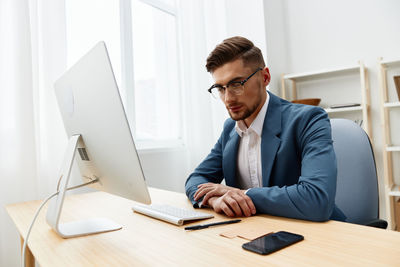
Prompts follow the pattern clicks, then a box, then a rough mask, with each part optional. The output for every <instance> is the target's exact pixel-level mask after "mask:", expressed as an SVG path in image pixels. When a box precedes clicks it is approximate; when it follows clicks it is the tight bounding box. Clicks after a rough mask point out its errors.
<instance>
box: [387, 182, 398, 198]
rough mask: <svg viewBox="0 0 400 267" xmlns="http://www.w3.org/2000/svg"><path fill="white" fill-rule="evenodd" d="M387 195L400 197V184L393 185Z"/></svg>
mask: <svg viewBox="0 0 400 267" xmlns="http://www.w3.org/2000/svg"><path fill="white" fill-rule="evenodd" d="M389 196H392V197H400V186H398V185H393V186H392V188H391V189H390V191H389Z"/></svg>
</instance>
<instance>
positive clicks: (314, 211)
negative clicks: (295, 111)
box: [247, 109, 337, 221]
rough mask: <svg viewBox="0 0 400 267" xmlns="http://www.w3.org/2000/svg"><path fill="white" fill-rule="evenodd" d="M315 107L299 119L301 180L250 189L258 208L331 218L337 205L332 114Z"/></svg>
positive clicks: (288, 214) (310, 217)
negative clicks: (329, 115) (280, 185)
mask: <svg viewBox="0 0 400 267" xmlns="http://www.w3.org/2000/svg"><path fill="white" fill-rule="evenodd" d="M314 111H316V112H312V114H308V116H304V117H306V118H307V119H304V117H303V119H301V120H300V121H297V122H296V124H297V126H296V127H297V130H296V135H297V137H296V138H297V143H298V146H299V151H300V153H301V175H300V177H299V178H298V183H296V184H293V185H289V186H282V187H278V186H271V187H261V188H252V189H250V190H248V191H247V195H248V196H249V197H250V198H251V199H252V201H253V203H254V204H255V206H256V209H257V212H259V213H266V214H271V215H276V216H284V217H291V218H296V219H305V220H312V221H326V220H328V219H329V218H330V216H331V214H332V212H333V209H334V206H335V204H334V199H335V194H336V176H337V169H336V157H335V152H334V150H333V141H332V137H331V127H330V121H329V118H328V116H327V114H326V113H325V112H324V111H323V110H322V109H315V110H314ZM303 115H304V114H303ZM288 167H289V166H288Z"/></svg>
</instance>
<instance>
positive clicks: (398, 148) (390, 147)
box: [386, 146, 400, 151]
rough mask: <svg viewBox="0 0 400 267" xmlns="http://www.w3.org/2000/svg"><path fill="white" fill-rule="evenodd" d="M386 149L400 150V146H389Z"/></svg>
mask: <svg viewBox="0 0 400 267" xmlns="http://www.w3.org/2000/svg"><path fill="white" fill-rule="evenodd" d="M386 151H400V146H388V147H386Z"/></svg>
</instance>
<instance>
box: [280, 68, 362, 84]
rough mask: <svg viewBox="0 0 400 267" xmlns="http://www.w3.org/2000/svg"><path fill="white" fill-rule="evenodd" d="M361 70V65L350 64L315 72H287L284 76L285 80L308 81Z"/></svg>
mask: <svg viewBox="0 0 400 267" xmlns="http://www.w3.org/2000/svg"><path fill="white" fill-rule="evenodd" d="M359 70H360V65H354V66H348V67H343V68H336V69H325V70H320V71H314V72H303V73H297V74H287V75H284V76H283V78H284V79H285V80H295V81H306V80H312V79H317V78H323V77H326V76H331V75H332V74H344V73H352V72H356V71H357V72H358V71H359Z"/></svg>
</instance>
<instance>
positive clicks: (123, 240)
mask: <svg viewBox="0 0 400 267" xmlns="http://www.w3.org/2000/svg"><path fill="white" fill-rule="evenodd" d="M150 193H151V197H152V200H153V203H168V204H171V205H175V206H181V207H186V208H191V205H190V203H189V201H188V200H187V198H186V196H185V195H184V194H181V193H174V192H168V191H164V190H159V189H151V190H150ZM40 203H41V201H31V202H26V203H18V204H12V205H8V206H7V211H8V213H9V215H10V216H11V218H12V219H13V221H14V223H15V225H16V226H17V228H18V231H19V232H20V234H21V235H22V236H25V235H26V233H27V230H28V227H29V224H30V222H31V220H32V218H33V216H34V213H35V211H36V208H37V207H38V206H39V205H40ZM132 203H133V202H132V201H129V200H126V199H123V198H120V197H117V196H113V195H110V194H107V193H103V192H95V193H88V194H82V195H72V196H69V197H68V198H67V200H66V202H65V206H64V210H63V218H64V219H65V221H68V220H75V219H84V218H91V217H99V216H100V217H108V218H111V219H113V220H115V221H116V222H118V223H120V224H122V225H123V229H122V230H120V231H115V232H109V233H103V234H97V235H91V236H85V237H78V238H71V239H62V238H60V237H59V236H57V235H56V233H55V232H53V231H52V230H51V228H50V227H49V226H48V225H47V223H46V222H45V212H46V210H44V211H42V212H41V215H40V216H39V218H38V220H37V222H36V224H35V226H34V227H33V230H32V233H31V236H30V238H29V247H30V251H31V252H32V253H33V256H34V257H35V258H36V260H37V261H38V263H39V264H40V266H43V267H45V266H149V265H152V266H153V265H157V266H165V265H174V266H245V265H246V266H258V265H267V264H272V265H282V266H291V265H296V266H310V265H314V266H315V265H318V266H321V265H322V264H323V265H324V266H326V265H335V266H346V265H347V266H349V265H351V266H354V265H360V266H377V265H392V266H394V265H397V266H399V265H400V233H399V232H393V231H388V230H382V229H376V228H372V227H365V226H359V225H355V224H349V223H341V222H336V221H329V222H324V223H314V222H307V221H300V220H293V219H286V218H280V217H273V216H267V215H259V216H253V217H250V218H243V221H242V222H240V223H238V224H232V225H224V226H219V227H213V228H207V229H203V230H198V231H192V232H187V231H185V230H184V229H183V226H175V225H172V224H169V223H165V222H161V221H158V220H156V219H153V218H149V217H146V216H144V215H140V214H137V213H133V212H132V210H131V206H132ZM205 212H212V211H210V210H205ZM224 219H227V218H226V217H225V216H222V215H216V217H215V218H214V219H210V220H207V223H209V222H212V221H220V220H224ZM194 224H198V222H195V223H194ZM237 227H248V228H258V229H259V228H262V229H265V231H266V232H268V231H280V230H284V231H289V232H294V233H298V234H302V235H303V236H304V237H305V240H304V241H302V242H300V243H298V244H295V245H293V246H291V247H288V248H285V249H283V250H280V251H278V252H276V253H273V254H271V255H268V256H261V255H258V254H255V253H252V252H248V251H245V250H243V249H242V248H241V245H242V244H243V243H245V242H246V240H244V239H241V238H238V237H237V238H233V239H228V238H225V237H221V236H219V234H220V233H221V232H225V231H228V230H231V229H235V228H237ZM33 256H32V257H33ZM30 260H33V258H31V259H30Z"/></svg>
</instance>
